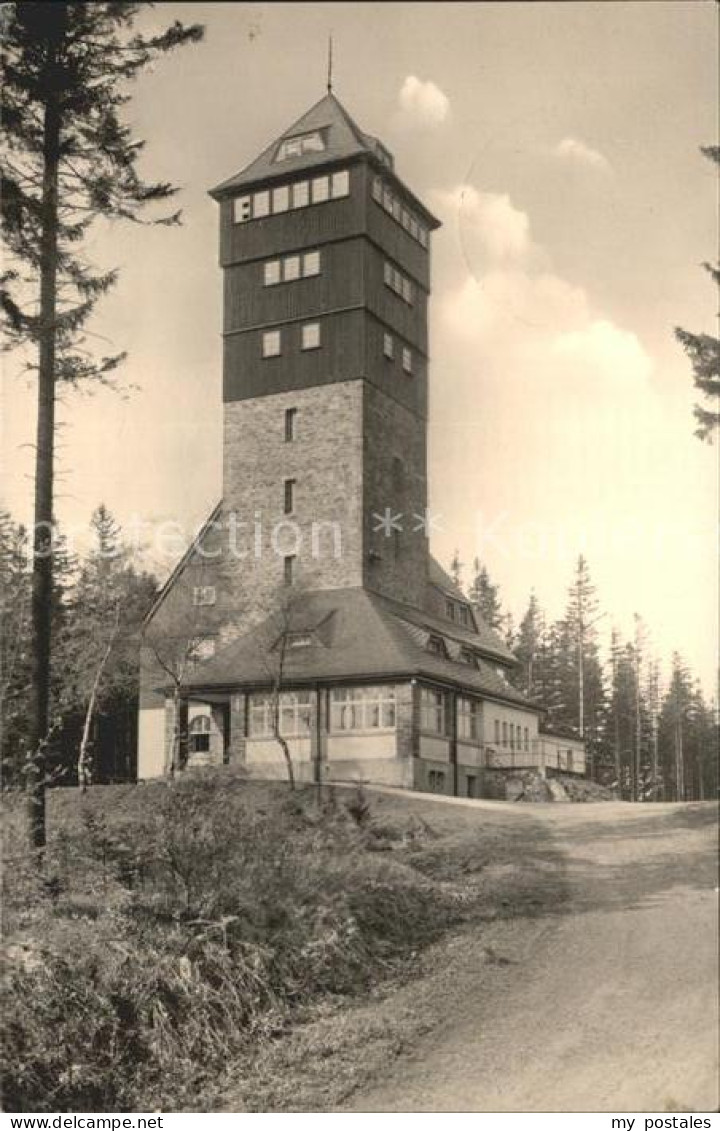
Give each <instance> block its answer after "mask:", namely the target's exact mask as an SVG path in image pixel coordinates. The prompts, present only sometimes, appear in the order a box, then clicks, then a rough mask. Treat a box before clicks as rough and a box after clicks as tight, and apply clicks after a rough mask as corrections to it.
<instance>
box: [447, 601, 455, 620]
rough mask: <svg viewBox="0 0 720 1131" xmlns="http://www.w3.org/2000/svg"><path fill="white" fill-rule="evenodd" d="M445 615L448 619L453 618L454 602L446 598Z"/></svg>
mask: <svg viewBox="0 0 720 1131" xmlns="http://www.w3.org/2000/svg"><path fill="white" fill-rule="evenodd" d="M445 615H446V616H447V618H448V620H455V602H454V601H450V600H447V601H446V602H445Z"/></svg>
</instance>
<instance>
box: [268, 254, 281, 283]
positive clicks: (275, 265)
mask: <svg viewBox="0 0 720 1131" xmlns="http://www.w3.org/2000/svg"><path fill="white" fill-rule="evenodd" d="M279 282H280V260H279V259H271V260H270V262H269V263H266V264H265V286H266V287H274V286H275V284H276V283H279Z"/></svg>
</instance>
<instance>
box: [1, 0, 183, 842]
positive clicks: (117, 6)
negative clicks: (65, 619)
mask: <svg viewBox="0 0 720 1131" xmlns="http://www.w3.org/2000/svg"><path fill="white" fill-rule="evenodd" d="M147 7H150V5H145V4H139V3H93V4H87V3H15V4H8V5H6V6H5V10H4V27H3V32H4V36H3V79H4V82H3V87H4V89H3V123H2V128H3V140H4V142H5V150H6V158H5V163H4V168H3V173H2V229H3V235H4V237H5V241H6V245H7V247H8V250H9V257H8V259H7V261H6V267H5V270H4V273H3V276H2V287H1V288H0V305H2V308H3V310H4V313H5V315H6V319H7V323H8V330H9V336H10V339H11V341H12V342H13V343H14V344H16V345H18V346H20V347H21V348H22V349H23V350H24V351H25V353H26V354H27V353H28V352H31V351H34V353H35V360H32V361H28V368H30V369H32V370H36V371H37V382H38V414H37V441H36V467H35V521H34V532H33V585H32V640H33V689H34V696H33V702H32V710H31V726H30V734H29V744H30V754H31V766H32V775H31V804H30V826H31V839H32V845H33V847H34V848H35V849H36V850H38V851H39V852H41V850H42V848H43V846H44V844H45V748H46V744H47V740H48V732H49V727H50V697H51V669H50V656H51V631H52V601H53V566H54V545H53V520H54V508H53V460H54V444H55V402H56V398H57V386H58V384H59V383H63V384H65V385H71V386H72V385H77V384H79V383H86V382H107V381H112V379H113V375H114V374H115V372H116V370H117V367H118V366H119V364H120V362H121V361H122V360H123V356H124V355H123V354H122V353H120V354H115V355H111V356H103V357H100V358H95V357H94V355H93V352H92V349H91V348H89V346H88V342H87V338H86V326H87V323H88V319H89V318H90V316H91V315H92V312H93V310H94V308H95V305H96V303H97V301H98V299H99V298H100V297H101V296H102V295H103V294H105V293H106V292H107V291H108V290H109V288H110V287H111V286H112V285H113V284H114V283H115V281H116V279H117V272H116V271H115V270H110V271H96V270H94V269H93V268H92V267H91V266H90V264H89V263H88V261H87V259H86V257H85V256H84V254H83V246H84V241H85V239H86V237H87V236H88V235H89V233H90V229H91V228H92V225H93V224H94V222H95V221H96V220H97V219H99V218H104V219H107V220H112V219H123V220H129V221H134V222H141V218H142V213H143V210H144V208H145V207H146V206H147V205H153V204H158V203H162V202H165V201H167V200H169V198H171V197H172V196H173V195H174V193H175V191H176V190H175V189H174V187H173V186H172V185H170V184H168V183H165V182H157V183H149V182H145V181H144V180H143V179H142V177H141V176H140V173H139V171H138V167H137V166H138V158H139V155H140V153H141V151H142V143H141V142H138V141H136V140H135V139H134V138H133V136H132V133H131V130H130V127H129V126H128V125H126V124H125V123H124V122H123V121H122V119H121V110H122V107H123V106H124V105H125V104H126V103H127V102H128V100H129V95H128V94H127V91H126V87H127V83H128V82H130V81H131V80H133V79H135V78H136V77H137V76H138V75H139V74H140V73H141V71H142V70H143V69H144V68H145V67H147V66H148V65H150V64H152V63H153V62H154V61H155V60H156V59H157V58H159V57H160V56H162V55H163V54H165V53H166V52H167V51H170V50H172V49H174V48H176V47H179V46H182V45H183V44H187V43H190V42H194V41H197V40H199V39H200V38H201V37H202V29H201V28H200V27H199V26H197V25H192V26H184V25H182V24H181V23H178V22H175V23H174V24H173V25H172V26H171V27H169V28H168V29H167V30H166V31H164V32H162V33H160V34H155V35H143V34H142V33H139V32H137V31H135V30H134V27H133V25H134V23H135V20H136V18H137V17H138V15H139V14H140V13H141V11H142V10H143V9H145V8H147ZM178 219H179V213H178V212H172V213H170V214H167V215H163V216H160V217H156V218H155V219H154V220H152V221H150V222H154V223H164V224H173V223H177V222H178Z"/></svg>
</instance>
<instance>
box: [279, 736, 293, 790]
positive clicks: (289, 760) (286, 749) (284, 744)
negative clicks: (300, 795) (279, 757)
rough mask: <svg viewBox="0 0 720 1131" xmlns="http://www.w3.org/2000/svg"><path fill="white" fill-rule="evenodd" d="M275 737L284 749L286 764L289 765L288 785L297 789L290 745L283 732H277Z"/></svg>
mask: <svg viewBox="0 0 720 1131" xmlns="http://www.w3.org/2000/svg"><path fill="white" fill-rule="evenodd" d="M275 738H276V739H277V741H278V743H279V744H280V749H281V750H282V752H283V758H284V759H285V765H286V766H287V776H288V785H289V786H290V789H291V790H294V789H295V770H294V768H293V764H292V756H291V754H290V747H289V746H288V744H287V742H286V740H285V739H284V738H283V737H282V735H281V734H279V733H278V734H276V735H275Z"/></svg>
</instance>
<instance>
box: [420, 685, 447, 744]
mask: <svg viewBox="0 0 720 1131" xmlns="http://www.w3.org/2000/svg"><path fill="white" fill-rule="evenodd" d="M446 699H447V696H446V694H445V692H444V691H436V690H435V689H434V688H432V687H421V688H420V726H421V728H422V730H425V731H429V732H430V734H445V733H446V727H445V715H446V709H445V705H446Z"/></svg>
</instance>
